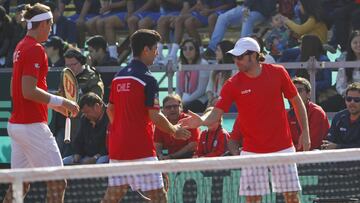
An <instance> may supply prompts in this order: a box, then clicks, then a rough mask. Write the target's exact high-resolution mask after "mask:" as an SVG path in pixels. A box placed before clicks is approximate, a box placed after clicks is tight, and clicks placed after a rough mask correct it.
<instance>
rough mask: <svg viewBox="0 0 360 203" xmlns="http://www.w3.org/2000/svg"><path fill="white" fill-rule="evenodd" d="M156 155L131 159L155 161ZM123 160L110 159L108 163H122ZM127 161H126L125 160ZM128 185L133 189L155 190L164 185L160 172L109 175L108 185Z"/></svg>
mask: <svg viewBox="0 0 360 203" xmlns="http://www.w3.org/2000/svg"><path fill="white" fill-rule="evenodd" d="M155 160H158V159H157V157H147V158H142V159H135V160H131V161H155ZM122 162H125V161H120V160H114V159H110V163H122ZM126 162H128V161H126ZM120 185H129V186H130V187H131V189H132V190H133V191H136V190H141V191H144V192H145V191H149V190H157V189H160V188H163V187H164V182H163V178H162V174H161V173H150V174H139V175H124V176H113V177H109V186H120Z"/></svg>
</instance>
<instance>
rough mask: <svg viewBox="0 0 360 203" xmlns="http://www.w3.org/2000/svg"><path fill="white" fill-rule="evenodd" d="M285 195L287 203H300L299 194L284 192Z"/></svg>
mask: <svg viewBox="0 0 360 203" xmlns="http://www.w3.org/2000/svg"><path fill="white" fill-rule="evenodd" d="M283 195H284V199H285V202H286V203H300V197H299V192H284V193H283Z"/></svg>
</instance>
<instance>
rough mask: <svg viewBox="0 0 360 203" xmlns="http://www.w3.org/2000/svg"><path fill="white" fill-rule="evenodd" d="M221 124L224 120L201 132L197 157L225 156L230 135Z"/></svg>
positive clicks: (209, 109)
mask: <svg viewBox="0 0 360 203" xmlns="http://www.w3.org/2000/svg"><path fill="white" fill-rule="evenodd" d="M212 109H213V107H209V108H207V109H206V110H205V112H204V113H207V112H210V111H211V110H212ZM221 123H222V118H221V120H219V121H218V122H216V123H214V124H213V125H211V126H209V127H208V129H207V130H204V131H202V132H201V134H200V141H199V146H198V149H197V152H196V156H197V157H216V156H223V155H224V153H225V152H226V151H227V142H228V139H229V133H228V132H227V131H226V130H225V129H224V128H223V127H222V125H221Z"/></svg>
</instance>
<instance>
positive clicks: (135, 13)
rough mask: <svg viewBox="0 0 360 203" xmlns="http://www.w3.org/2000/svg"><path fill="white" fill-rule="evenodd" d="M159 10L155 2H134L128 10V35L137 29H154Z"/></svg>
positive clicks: (153, 0) (149, 0) (143, 0)
mask: <svg viewBox="0 0 360 203" xmlns="http://www.w3.org/2000/svg"><path fill="white" fill-rule="evenodd" d="M140 5H141V6H140ZM159 10H160V7H159V5H158V4H156V1H155V0H139V1H135V2H134V5H133V6H131V7H130V8H129V10H128V12H129V16H128V18H127V24H128V27H129V33H130V35H131V34H132V33H134V32H135V31H136V30H138V29H145V28H147V29H149V28H152V27H154V26H155V25H156V22H157V20H158V19H159V18H160V12H159Z"/></svg>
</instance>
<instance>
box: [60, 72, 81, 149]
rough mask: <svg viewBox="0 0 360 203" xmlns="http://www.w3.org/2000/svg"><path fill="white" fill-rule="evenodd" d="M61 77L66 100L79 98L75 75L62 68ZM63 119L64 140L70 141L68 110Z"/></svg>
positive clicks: (75, 100)
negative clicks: (64, 119)
mask: <svg viewBox="0 0 360 203" xmlns="http://www.w3.org/2000/svg"><path fill="white" fill-rule="evenodd" d="M61 78H62V81H61V82H62V88H63V92H64V97H65V98H66V99H68V100H71V101H74V102H76V103H77V102H78V100H79V86H78V83H77V80H76V77H75V74H74V73H73V72H72V70H71V69H70V68H64V69H63V70H62V72H61ZM67 115H68V116H67V117H66V121H65V137H64V142H65V143H70V134H71V119H70V116H71V113H70V112H68V113H67Z"/></svg>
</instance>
